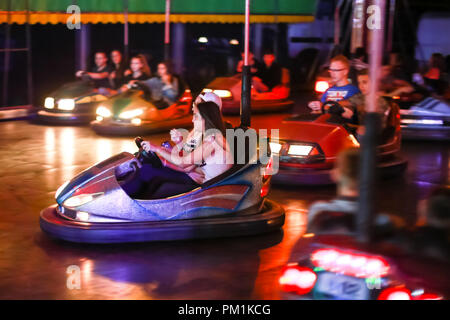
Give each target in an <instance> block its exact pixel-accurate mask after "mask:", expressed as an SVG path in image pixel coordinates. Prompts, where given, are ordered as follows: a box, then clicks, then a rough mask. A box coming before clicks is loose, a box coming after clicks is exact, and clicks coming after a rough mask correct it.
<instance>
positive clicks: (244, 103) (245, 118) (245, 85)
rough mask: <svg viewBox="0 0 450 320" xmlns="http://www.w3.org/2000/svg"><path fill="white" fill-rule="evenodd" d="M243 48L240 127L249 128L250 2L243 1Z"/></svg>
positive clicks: (248, 0) (247, 0)
mask: <svg viewBox="0 0 450 320" xmlns="http://www.w3.org/2000/svg"><path fill="white" fill-rule="evenodd" d="M244 29H245V38H244V39H245V40H244V43H245V46H244V67H243V68H242V92H241V126H242V127H250V116H251V110H250V92H251V83H252V82H251V73H250V66H249V65H248V51H249V41H250V40H249V39H250V0H245V28H244Z"/></svg>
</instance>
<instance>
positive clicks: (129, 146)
mask: <svg viewBox="0 0 450 320" xmlns="http://www.w3.org/2000/svg"><path fill="white" fill-rule="evenodd" d="M123 151H125V152H129V153H131V154H133V153H135V152H137V151H138V150H137V146H136V143H135V142H134V141H133V140H131V139H128V140H124V141H122V144H121V146H120V152H123Z"/></svg>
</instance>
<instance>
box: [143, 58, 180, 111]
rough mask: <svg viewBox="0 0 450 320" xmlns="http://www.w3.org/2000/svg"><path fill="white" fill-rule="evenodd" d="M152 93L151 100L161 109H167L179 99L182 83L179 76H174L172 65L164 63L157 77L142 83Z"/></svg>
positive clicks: (159, 66)
mask: <svg viewBox="0 0 450 320" xmlns="http://www.w3.org/2000/svg"><path fill="white" fill-rule="evenodd" d="M140 83H141V84H142V85H144V86H145V87H147V88H148V90H149V91H150V93H151V100H152V101H154V102H155V103H157V104H158V106H160V107H167V106H169V105H171V104H173V103H175V101H176V100H177V98H178V95H179V94H180V88H181V83H180V79H179V77H178V76H176V75H174V74H173V71H172V64H171V63H170V62H169V61H163V62H160V63H159V64H158V69H157V76H156V77H153V78H150V79H148V80H145V81H140Z"/></svg>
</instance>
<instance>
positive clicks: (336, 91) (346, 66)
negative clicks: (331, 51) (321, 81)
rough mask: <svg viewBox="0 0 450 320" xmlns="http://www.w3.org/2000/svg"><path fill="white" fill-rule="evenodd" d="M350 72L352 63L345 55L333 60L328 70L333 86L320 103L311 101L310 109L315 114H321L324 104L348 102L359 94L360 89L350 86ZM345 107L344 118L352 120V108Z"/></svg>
mask: <svg viewBox="0 0 450 320" xmlns="http://www.w3.org/2000/svg"><path fill="white" fill-rule="evenodd" d="M349 70H350V63H349V61H348V59H347V58H346V57H345V56H343V55H338V56H335V57H333V58H331V61H330V67H329V69H328V71H329V73H330V77H331V82H332V83H333V86H332V87H330V88H328V90H327V91H325V92H324V94H323V95H322V98H321V100H320V101H311V102H310V103H309V104H308V107H309V108H310V109H312V112H313V113H321V112H322V110H321V108H322V104H323V103H325V102H327V101H337V102H340V101H342V100H347V99H349V98H350V97H352V96H354V95H355V94H357V93H359V92H360V91H359V89H358V88H357V87H356V86H354V85H352V84H350V82H349V81H348V73H349ZM343 107H344V113H343V114H342V117H344V118H347V119H351V118H352V117H353V115H354V111H353V110H352V109H351V108H348V107H345V106H343Z"/></svg>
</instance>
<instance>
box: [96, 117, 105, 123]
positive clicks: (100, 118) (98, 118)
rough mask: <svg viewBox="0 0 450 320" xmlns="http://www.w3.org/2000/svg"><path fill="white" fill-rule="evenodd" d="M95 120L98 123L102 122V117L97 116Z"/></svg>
mask: <svg viewBox="0 0 450 320" xmlns="http://www.w3.org/2000/svg"><path fill="white" fill-rule="evenodd" d="M95 120H97V121H98V122H100V121H103V117H102V116H97V117H96V118H95Z"/></svg>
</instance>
